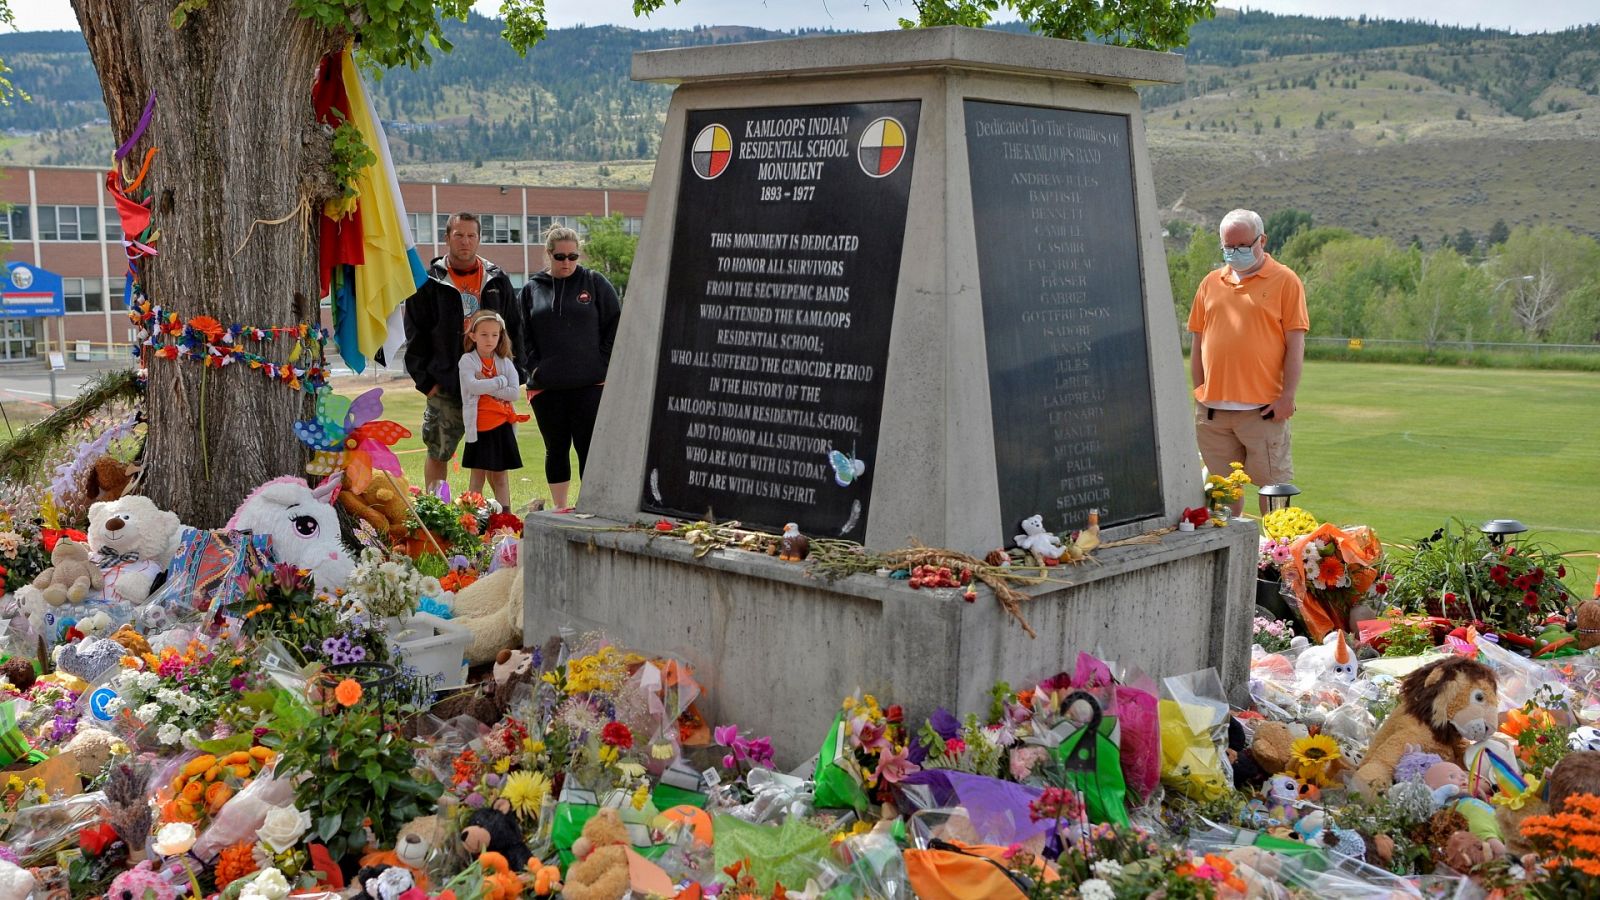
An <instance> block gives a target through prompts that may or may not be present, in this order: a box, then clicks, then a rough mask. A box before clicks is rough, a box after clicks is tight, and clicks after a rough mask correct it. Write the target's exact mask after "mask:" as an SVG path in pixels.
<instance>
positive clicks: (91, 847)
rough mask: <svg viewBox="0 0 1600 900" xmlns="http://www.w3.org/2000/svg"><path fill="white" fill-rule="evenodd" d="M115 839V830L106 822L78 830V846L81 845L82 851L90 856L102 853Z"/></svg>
mask: <svg viewBox="0 0 1600 900" xmlns="http://www.w3.org/2000/svg"><path fill="white" fill-rule="evenodd" d="M115 840H117V830H116V829H115V828H112V827H111V825H110V824H108V823H106V822H101V823H100V824H98V825H96V826H94V827H93V828H86V829H84V830H83V831H80V832H78V846H80V847H82V848H83V850H84V852H85V853H88V854H89V855H90V856H99V855H100V854H101V853H104V852H105V849H106V848H107V847H109V846H111V842H112V841H115Z"/></svg>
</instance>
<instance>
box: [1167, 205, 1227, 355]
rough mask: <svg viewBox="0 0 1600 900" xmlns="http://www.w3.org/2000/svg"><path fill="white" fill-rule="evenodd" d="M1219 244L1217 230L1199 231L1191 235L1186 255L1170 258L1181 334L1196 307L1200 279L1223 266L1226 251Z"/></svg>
mask: <svg viewBox="0 0 1600 900" xmlns="http://www.w3.org/2000/svg"><path fill="white" fill-rule="evenodd" d="M1218 244H1219V241H1218V240H1217V233H1216V232H1215V231H1212V230H1211V229H1209V228H1196V229H1194V230H1193V231H1191V232H1190V234H1189V243H1188V246H1186V247H1185V248H1184V250H1183V252H1181V253H1173V254H1170V255H1168V256H1167V276H1168V280H1169V281H1170V282H1171V284H1172V305H1173V306H1174V307H1175V308H1176V310H1177V314H1178V329H1179V330H1180V331H1182V330H1183V329H1184V326H1185V325H1186V324H1187V323H1188V321H1189V307H1191V306H1193V305H1194V292H1195V289H1196V288H1198V287H1199V286H1200V279H1202V278H1204V277H1206V275H1207V274H1208V273H1210V272H1211V271H1212V270H1214V269H1216V268H1217V267H1219V266H1221V265H1222V251H1221V250H1220V249H1219V248H1218Z"/></svg>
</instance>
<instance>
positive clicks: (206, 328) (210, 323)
mask: <svg viewBox="0 0 1600 900" xmlns="http://www.w3.org/2000/svg"><path fill="white" fill-rule="evenodd" d="M189 327H190V328H193V329H194V330H195V331H198V332H200V333H201V334H203V335H205V336H206V340H208V341H210V342H211V343H213V344H214V343H216V342H217V341H219V340H222V323H221V322H218V321H217V320H216V319H213V318H211V317H210V316H195V317H194V318H192V319H190V320H189Z"/></svg>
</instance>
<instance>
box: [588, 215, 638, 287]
mask: <svg viewBox="0 0 1600 900" xmlns="http://www.w3.org/2000/svg"><path fill="white" fill-rule="evenodd" d="M578 222H579V223H580V224H581V225H582V227H583V228H584V230H585V231H586V232H587V237H585V238H584V239H583V252H584V253H585V254H587V256H588V258H589V260H588V261H589V268H591V269H594V270H595V271H597V272H599V273H600V274H602V275H604V276H606V278H607V279H609V280H610V281H611V284H612V285H613V286H615V287H616V289H617V296H618V297H624V296H626V294H627V291H628V275H629V274H630V273H631V272H632V271H633V253H634V251H635V250H637V249H638V247H639V238H638V236H637V235H632V234H629V233H628V229H627V226H626V225H625V224H624V222H623V218H622V213H612V214H611V215H609V216H583V217H582V218H580V219H579V220H578Z"/></svg>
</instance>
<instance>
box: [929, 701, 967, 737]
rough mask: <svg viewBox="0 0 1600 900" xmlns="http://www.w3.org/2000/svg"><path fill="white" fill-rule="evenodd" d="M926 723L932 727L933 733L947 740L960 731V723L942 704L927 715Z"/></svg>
mask: <svg viewBox="0 0 1600 900" xmlns="http://www.w3.org/2000/svg"><path fill="white" fill-rule="evenodd" d="M928 725H929V726H930V727H932V728H933V730H934V733H935V734H937V735H939V737H942V738H944V739H945V740H947V741H948V740H950V739H951V738H953V737H955V736H956V735H958V734H960V733H961V723H960V722H959V721H957V720H956V717H955V716H952V715H950V711H949V710H947V709H945V708H944V707H942V706H941V707H939V708H938V709H936V710H934V711H933V715H931V716H929V717H928Z"/></svg>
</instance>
